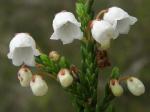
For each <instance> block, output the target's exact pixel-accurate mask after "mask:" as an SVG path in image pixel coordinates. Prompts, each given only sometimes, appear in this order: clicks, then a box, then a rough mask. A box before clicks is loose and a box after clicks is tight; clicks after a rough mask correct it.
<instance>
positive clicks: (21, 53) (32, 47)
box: [8, 33, 73, 96]
mask: <svg viewBox="0 0 150 112" xmlns="http://www.w3.org/2000/svg"><path fill="white" fill-rule="evenodd" d="M40 55H41V53H40V52H39V50H38V49H36V44H35V40H34V39H33V38H32V37H31V36H30V35H29V34H27V33H18V34H16V35H15V37H14V38H13V39H12V40H11V42H10V52H9V53H8V58H9V59H12V62H13V64H14V65H15V66H21V68H20V70H19V71H18V80H19V82H20V84H21V86H22V87H29V86H30V88H31V90H32V92H33V94H34V95H35V96H43V95H45V94H46V93H47V91H48V86H47V83H46V82H45V80H44V79H43V78H42V76H41V75H37V74H36V75H33V74H32V72H31V70H30V69H29V68H28V67H27V66H31V67H37V66H38V65H37V64H36V63H35V56H40ZM49 58H50V59H51V60H53V61H58V60H59V58H60V55H59V54H58V52H56V51H52V52H50V53H49ZM58 80H59V82H60V84H61V85H62V87H69V86H70V85H71V84H72V83H73V76H72V75H71V73H70V71H69V70H68V69H61V70H60V72H59V73H58Z"/></svg>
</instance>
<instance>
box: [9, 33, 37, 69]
mask: <svg viewBox="0 0 150 112" xmlns="http://www.w3.org/2000/svg"><path fill="white" fill-rule="evenodd" d="M9 47H10V52H9V53H8V58H9V59H12V61H13V64H14V65H16V66H20V65H21V64H26V65H28V66H34V65H35V61H34V56H38V55H40V52H39V51H38V50H37V49H36V44H35V41H34V39H33V38H32V37H31V36H30V35H29V34H27V33H18V34H17V35H16V36H15V37H14V38H13V39H12V40H11V42H10V45H9Z"/></svg>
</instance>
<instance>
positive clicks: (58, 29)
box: [50, 11, 83, 44]
mask: <svg viewBox="0 0 150 112" xmlns="http://www.w3.org/2000/svg"><path fill="white" fill-rule="evenodd" d="M80 27H81V23H79V22H78V21H77V19H76V18H75V16H74V15H73V14H72V13H71V12H65V11H63V12H60V13H58V14H56V16H55V18H54V20H53V29H54V33H53V34H52V36H51V38H50V39H53V40H59V39H60V40H61V41H62V42H63V44H69V43H72V42H73V40H74V39H79V40H81V39H82V37H83V32H82V31H81V29H80Z"/></svg>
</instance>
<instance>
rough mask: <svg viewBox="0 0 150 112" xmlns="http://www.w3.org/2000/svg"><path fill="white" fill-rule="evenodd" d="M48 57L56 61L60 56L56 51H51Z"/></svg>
mask: <svg viewBox="0 0 150 112" xmlns="http://www.w3.org/2000/svg"><path fill="white" fill-rule="evenodd" d="M49 58H50V59H52V60H53V61H58V60H59V58H60V55H59V53H58V52H57V51H51V52H50V53H49Z"/></svg>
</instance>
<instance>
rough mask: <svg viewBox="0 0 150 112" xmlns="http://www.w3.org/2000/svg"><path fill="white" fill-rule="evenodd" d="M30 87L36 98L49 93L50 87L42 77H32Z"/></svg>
mask: <svg viewBox="0 0 150 112" xmlns="http://www.w3.org/2000/svg"><path fill="white" fill-rule="evenodd" d="M30 87H31V90H32V92H33V94H34V95H35V96H43V95H45V94H46V93H47V91H48V86H47V84H46V82H45V81H44V80H43V79H42V77H41V76H40V75H34V76H33V77H32V80H31V82H30Z"/></svg>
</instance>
